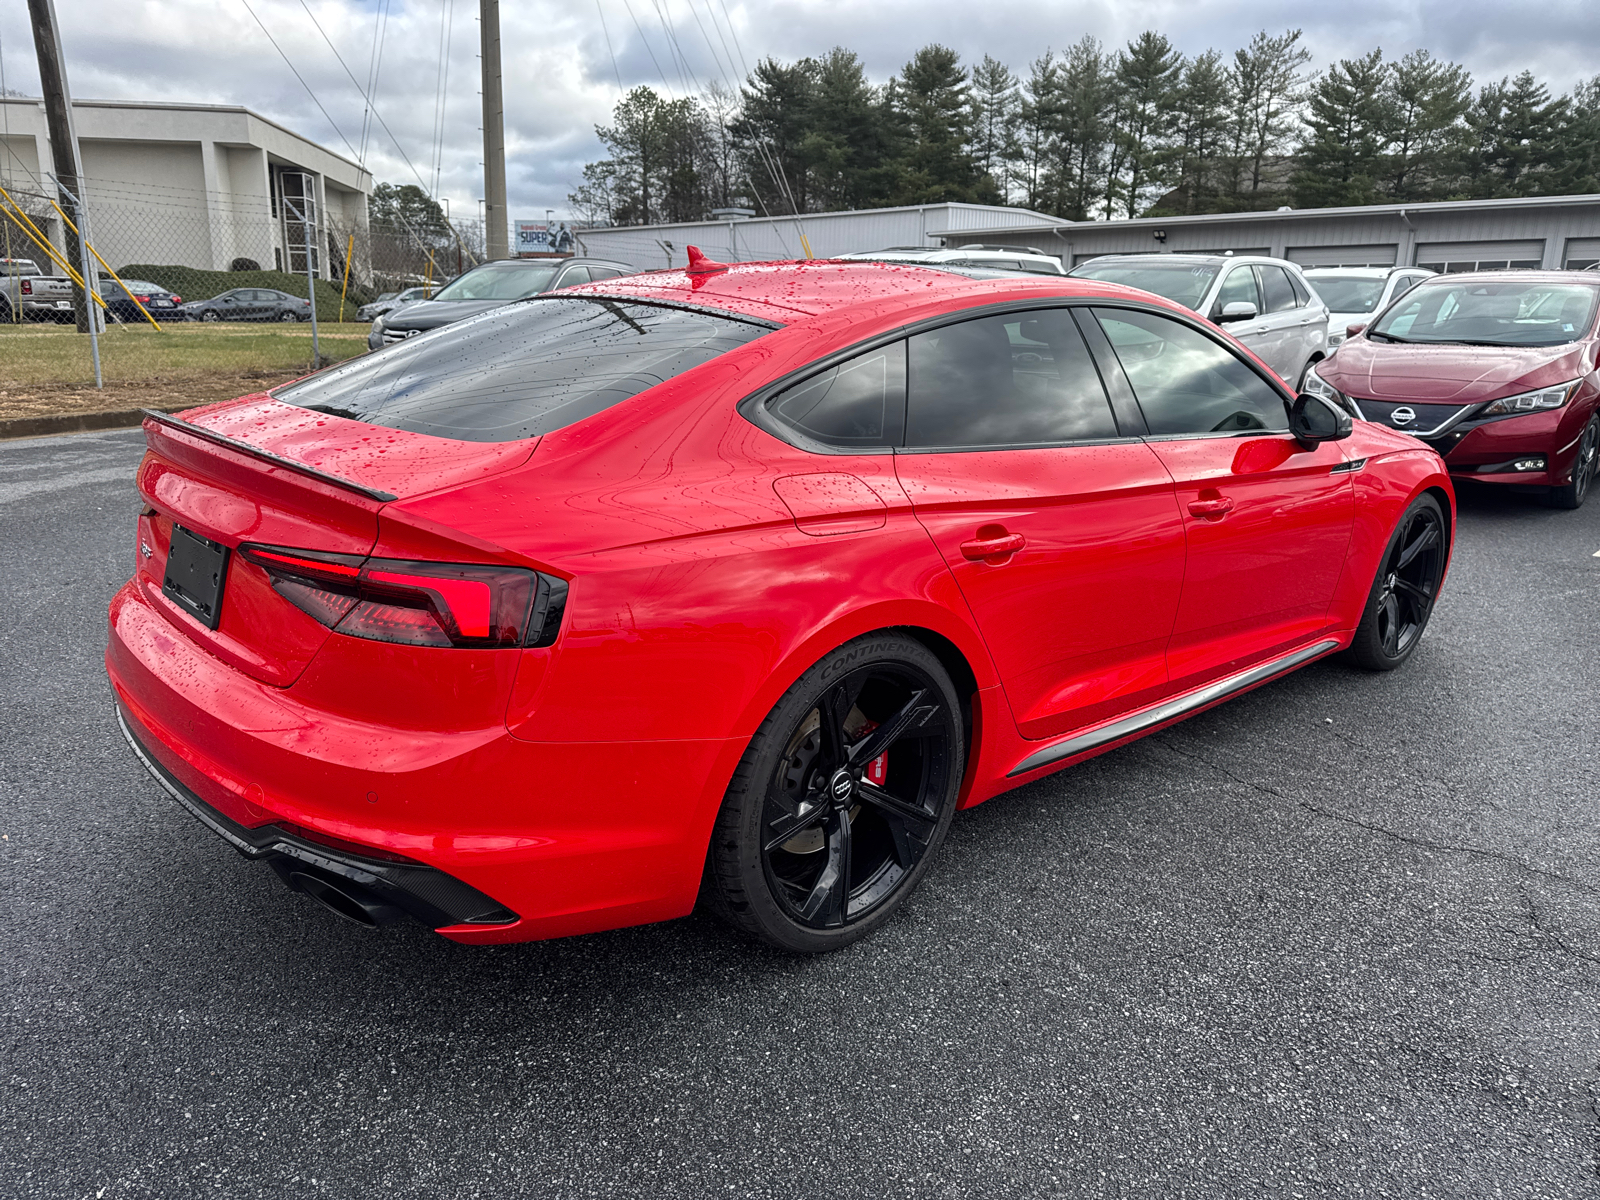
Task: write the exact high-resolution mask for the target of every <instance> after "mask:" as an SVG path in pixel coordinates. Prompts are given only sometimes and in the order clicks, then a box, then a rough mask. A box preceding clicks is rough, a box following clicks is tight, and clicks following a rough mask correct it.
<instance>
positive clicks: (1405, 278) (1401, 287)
mask: <svg viewBox="0 0 1600 1200" xmlns="http://www.w3.org/2000/svg"><path fill="white" fill-rule="evenodd" d="M1426 278H1427V276H1426V275H1402V276H1400V277H1399V278H1398V279H1397V280H1395V285H1394V297H1393V298H1394V299H1396V300H1398V299H1399V298H1400V297H1401V296H1404V295H1405V294H1406V293H1407V292H1409V291H1410V290H1411V289H1412V288H1414V287H1416V286H1417V284H1419V283H1421V282H1422V281H1423V280H1424V279H1426Z"/></svg>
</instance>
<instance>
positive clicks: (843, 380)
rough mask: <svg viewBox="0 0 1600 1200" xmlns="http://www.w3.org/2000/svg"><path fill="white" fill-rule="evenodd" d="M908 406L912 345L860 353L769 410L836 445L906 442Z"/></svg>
mask: <svg viewBox="0 0 1600 1200" xmlns="http://www.w3.org/2000/svg"><path fill="white" fill-rule="evenodd" d="M905 407H906V344H905V343H904V342H894V343H892V344H891V345H888V346H880V347H879V348H877V349H876V350H868V351H867V352H866V353H865V354H858V355H857V356H856V357H855V358H852V359H848V360H847V361H845V362H842V363H840V364H839V365H838V366H836V367H832V368H830V369H829V370H827V371H824V372H823V373H822V374H821V375H817V376H814V377H812V378H811V379H808V380H806V381H805V382H804V383H798V384H796V385H795V386H794V387H792V388H789V389H787V390H786V391H783V392H780V393H778V395H776V396H774V397H773V398H772V399H771V400H769V401H768V402H767V411H768V412H770V413H771V414H772V415H773V416H775V417H776V418H777V419H778V420H780V421H782V422H783V423H784V424H785V425H788V426H790V427H791V428H794V429H797V430H799V431H800V432H801V433H803V434H805V435H806V436H807V437H810V438H815V439H816V440H817V441H819V442H823V443H826V444H827V445H830V446H844V447H862V448H866V447H872V446H889V445H893V444H895V443H897V442H898V441H899V440H900V426H901V423H902V421H903V420H904V416H905Z"/></svg>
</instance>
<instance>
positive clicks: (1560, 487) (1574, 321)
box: [1305, 271, 1600, 508]
mask: <svg viewBox="0 0 1600 1200" xmlns="http://www.w3.org/2000/svg"><path fill="white" fill-rule="evenodd" d="M1597 300H1600V277H1597V276H1596V275H1595V274H1594V273H1593V272H1591V271H1493V272H1480V273H1474V274H1461V275H1439V276H1435V277H1434V278H1431V279H1425V280H1423V281H1422V282H1421V283H1419V284H1418V285H1417V286H1416V287H1415V288H1413V289H1412V290H1411V291H1409V292H1407V293H1405V295H1404V296H1402V297H1401V298H1400V299H1399V300H1397V301H1396V302H1395V303H1393V304H1391V305H1390V306H1389V307H1388V308H1387V309H1385V310H1384V312H1383V313H1381V314H1380V315H1379V316H1378V317H1377V319H1376V320H1374V321H1373V322H1372V323H1371V324H1370V325H1368V326H1365V327H1362V326H1355V325H1352V326H1351V329H1353V330H1356V331H1357V332H1356V333H1354V334H1352V336H1350V337H1349V338H1348V339H1346V341H1345V342H1344V344H1343V345H1342V346H1340V347H1339V351H1338V353H1337V354H1335V355H1334V356H1333V357H1332V358H1329V359H1327V360H1326V361H1324V362H1320V363H1318V364H1317V365H1316V367H1315V369H1314V371H1313V372H1312V374H1311V375H1308V376H1307V377H1306V383H1305V386H1306V388H1307V389H1308V390H1310V391H1313V392H1315V393H1317V394H1318V395H1321V396H1323V397H1325V398H1327V399H1330V400H1334V401H1336V402H1339V403H1342V404H1345V405H1346V406H1347V407H1348V408H1350V410H1351V411H1352V412H1354V413H1356V414H1357V415H1359V416H1364V417H1365V418H1366V419H1367V420H1369V421H1374V422H1377V423H1378V424H1380V425H1388V426H1390V427H1391V428H1394V429H1403V430H1405V431H1406V432H1407V433H1411V434H1415V435H1416V436H1417V437H1419V438H1421V439H1422V440H1423V441H1424V442H1426V443H1427V444H1428V445H1430V446H1432V447H1433V448H1434V449H1435V450H1437V451H1438V452H1439V453H1440V454H1441V455H1443V456H1444V461H1445V465H1446V466H1447V467H1448V468H1449V470H1450V474H1451V475H1452V476H1454V477H1455V478H1457V479H1472V480H1477V481H1479V482H1481V483H1510V484H1523V485H1533V486H1536V487H1541V488H1543V489H1545V495H1546V497H1547V498H1548V501H1549V503H1550V506H1551V507H1552V508H1577V507H1578V506H1579V505H1580V504H1582V503H1583V501H1584V499H1585V497H1587V496H1588V494H1589V490H1590V487H1591V486H1592V484H1593V482H1594V478H1595V472H1596V465H1597V462H1600V374H1597V373H1596V358H1597V351H1596V343H1597V339H1596V336H1595V321H1596V308H1597Z"/></svg>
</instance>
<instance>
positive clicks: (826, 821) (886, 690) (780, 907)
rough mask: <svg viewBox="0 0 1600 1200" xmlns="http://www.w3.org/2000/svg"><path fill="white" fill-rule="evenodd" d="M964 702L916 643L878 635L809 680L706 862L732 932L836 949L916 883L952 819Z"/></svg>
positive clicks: (745, 775) (763, 750)
mask: <svg viewBox="0 0 1600 1200" xmlns="http://www.w3.org/2000/svg"><path fill="white" fill-rule="evenodd" d="M964 740H965V739H964V736H963V729H962V719H961V707H960V702H959V701H958V699H957V698H956V694H955V689H954V687H953V685H952V684H951V682H950V677H949V675H948V674H947V673H946V672H945V670H944V668H943V667H942V666H941V665H940V663H939V660H938V659H937V658H935V657H934V655H933V654H932V653H931V652H929V650H928V649H927V648H926V647H925V646H923V645H922V644H921V643H919V642H916V641H914V640H912V639H910V638H906V637H902V636H899V635H896V634H891V633H885V634H873V635H869V636H867V637H865V638H859V639H857V640H856V641H854V642H850V643H848V644H847V645H845V646H842V647H840V648H839V649H838V650H835V651H834V652H833V653H832V654H830V655H828V656H827V657H826V658H824V659H823V660H822V661H821V662H819V663H818V664H817V665H816V666H814V667H812V668H811V670H809V671H808V672H806V674H805V675H803V676H801V677H800V679H799V680H798V681H797V682H796V683H795V684H794V686H793V687H792V688H790V689H789V691H788V692H787V693H786V694H785V695H784V697H783V698H782V699H781V700H780V701H779V702H778V704H777V705H776V706H775V707H774V708H773V710H772V712H771V713H770V714H769V715H768V717H767V719H766V721H765V722H763V723H762V726H761V728H760V729H759V730H758V731H757V733H756V735H755V737H754V738H752V739H751V743H750V748H749V749H748V750H747V751H746V753H745V756H744V758H743V759H742V760H741V762H740V764H739V768H738V770H737V771H735V773H734V777H733V781H732V782H731V783H730V785H729V787H728V793H727V797H726V799H725V800H724V802H723V807H722V811H721V812H720V813H719V814H718V818H717V824H716V828H715V829H714V831H713V833H712V839H711V847H710V850H709V853H708V856H707V873H706V894H707V898H708V899H709V900H710V902H711V904H712V907H713V908H714V909H715V910H716V911H717V912H718V914H719V915H720V916H722V917H723V918H724V919H725V920H726V921H728V922H729V923H730V924H732V925H733V926H734V927H735V928H738V929H742V930H744V931H745V932H747V933H751V934H754V935H755V936H757V937H760V938H763V939H764V940H766V941H768V942H771V943H772V944H774V945H776V946H780V947H782V948H784V949H787V950H793V951H800V952H805V953H815V952H819V951H825V950H834V949H838V948H840V947H842V946H846V945H848V944H850V943H851V942H854V941H856V940H857V939H858V938H861V937H864V936H865V935H866V934H868V933H870V932H871V931H872V930H873V929H875V928H877V927H878V926H879V925H880V924H882V923H883V921H885V920H886V919H887V918H888V916H889V914H890V913H891V912H892V911H893V910H894V909H895V908H897V907H898V906H899V904H900V903H901V901H903V900H904V899H905V897H906V896H907V895H909V894H910V892H911V891H912V889H913V888H915V887H916V885H917V883H919V882H920V881H921V878H922V876H923V874H925V873H926V871H927V869H928V867H929V866H930V865H931V860H932V855H933V852H934V851H935V850H936V849H937V848H938V845H939V843H940V842H941V841H942V840H943V838H944V834H945V830H946V829H947V828H948V827H949V824H950V819H951V817H952V815H953V814H954V811H955V801H956V793H957V791H958V789H959V787H960V782H961V775H962V769H963V766H964Z"/></svg>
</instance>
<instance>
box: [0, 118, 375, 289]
mask: <svg viewBox="0 0 1600 1200" xmlns="http://www.w3.org/2000/svg"><path fill="white" fill-rule="evenodd" d="M72 107H73V122H74V125H75V126H76V129H77V135H78V145H79V152H80V154H81V156H82V163H83V185H84V197H83V198H84V200H85V201H86V202H87V204H88V206H89V219H90V236H91V238H92V240H93V242H94V244H95V247H96V249H98V250H99V251H100V253H101V255H102V256H103V257H104V258H105V260H106V261H107V262H108V263H110V264H111V265H112V266H113V267H116V268H121V267H122V266H125V265H129V264H136V263H137V264H161V265H179V266H188V267H200V268H205V269H211V270H227V269H228V267H229V266H230V264H231V263H232V262H233V261H234V260H235V259H239V258H248V259H251V260H253V261H255V262H256V263H257V264H258V265H259V266H261V267H263V268H268V269H272V268H277V269H281V270H290V271H296V272H299V271H304V270H305V265H306V264H305V260H306V250H305V246H306V240H307V239H306V236H305V229H304V226H302V225H301V224H300V221H299V219H298V218H299V214H300V211H301V207H302V204H303V200H302V197H303V196H304V195H307V194H309V196H310V198H311V201H312V204H311V214H310V215H311V216H312V217H313V218H314V220H315V227H316V232H317V235H318V236H315V237H313V238H312V239H311V244H312V246H313V248H314V249H313V253H312V258H313V260H314V261H313V265H314V267H315V268H316V270H317V273H318V274H320V275H325V276H331V275H335V274H337V273H338V272H339V270H340V268H341V267H342V265H343V255H344V247H345V245H346V239H347V235H349V234H351V233H354V234H356V235H357V242H358V243H359V244H363V245H364V244H365V242H366V238H365V236H364V235H365V233H366V227H367V195H368V193H369V192H370V191H371V188H372V176H371V175H370V173H368V172H367V171H366V170H365V169H364V168H362V167H360V166H359V165H357V164H356V163H354V162H352V161H351V160H349V159H347V158H344V157H342V156H340V155H337V154H334V153H332V152H331V151H329V150H326V149H324V148H323V147H322V146H319V145H317V144H316V143H315V142H312V141H309V140H308V139H306V138H303V137H301V136H300V135H299V134H296V133H292V132H290V131H289V130H287V129H285V128H284V127H283V126H281V125H278V124H276V123H275V122H273V121H269V120H267V119H266V118H265V117H262V116H259V115H258V114H256V113H253V112H251V111H250V110H249V109H245V108H237V107H234V106H231V105H207V104H161V103H145V102H133V101H123V100H78V101H75V102H74V103H73V106H72ZM51 161H52V160H51V154H50V141H49V134H48V131H47V129H46V124H45V114H44V104H43V103H42V102H41V101H39V100H34V99H24V98H15V97H6V98H0V185H3V186H4V187H5V188H6V190H7V191H8V192H10V193H11V194H12V195H13V197H14V198H15V199H16V200H17V201H18V203H20V204H22V206H23V207H24V208H25V209H26V210H27V211H28V212H29V214H30V215H32V216H34V217H35V218H36V219H42V220H43V221H44V222H46V223H47V226H48V233H49V236H50V237H51V239H52V240H53V241H54V242H55V243H56V244H57V245H58V246H60V245H61V228H60V221H59V219H58V218H57V217H56V215H55V211H54V210H53V209H52V208H51V207H50V204H49V197H50V196H52V195H53V194H54V188H53V185H52V184H51V182H50V176H49V174H48V172H49V171H50V167H51ZM0 224H4V222H0ZM10 232H12V235H13V236H15V235H14V231H10ZM322 245H326V246H328V247H329V249H328V252H327V253H319V252H317V250H316V249H315V248H316V247H319V246H322ZM5 250H6V247H4V246H0V254H3V253H4V252H5ZM11 251H12V253H13V254H14V255H15V256H16V257H30V256H33V257H36V256H37V251H31V248H29V247H27V246H25V245H13V246H12V247H11ZM41 265H43V264H41Z"/></svg>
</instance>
